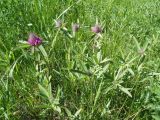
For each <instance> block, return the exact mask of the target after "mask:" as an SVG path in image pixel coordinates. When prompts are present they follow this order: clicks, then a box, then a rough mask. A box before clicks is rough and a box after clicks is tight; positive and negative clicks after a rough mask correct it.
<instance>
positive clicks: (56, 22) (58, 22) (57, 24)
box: [55, 20, 62, 28]
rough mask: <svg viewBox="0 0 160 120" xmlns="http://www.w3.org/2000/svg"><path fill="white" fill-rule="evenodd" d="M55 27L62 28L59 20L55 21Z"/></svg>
mask: <svg viewBox="0 0 160 120" xmlns="http://www.w3.org/2000/svg"><path fill="white" fill-rule="evenodd" d="M55 26H56V28H60V27H62V21H61V20H57V21H55Z"/></svg>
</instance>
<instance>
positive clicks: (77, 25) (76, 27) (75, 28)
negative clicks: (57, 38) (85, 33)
mask: <svg viewBox="0 0 160 120" xmlns="http://www.w3.org/2000/svg"><path fill="white" fill-rule="evenodd" d="M79 28H80V26H79V24H76V23H75V24H72V31H73V32H77V31H78V30H79Z"/></svg>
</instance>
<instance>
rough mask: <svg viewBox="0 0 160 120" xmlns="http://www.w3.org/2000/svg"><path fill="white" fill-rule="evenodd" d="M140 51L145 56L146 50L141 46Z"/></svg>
mask: <svg viewBox="0 0 160 120" xmlns="http://www.w3.org/2000/svg"><path fill="white" fill-rule="evenodd" d="M138 53H139V54H140V55H142V56H143V55H145V50H144V49H143V48H141V49H140V50H138Z"/></svg>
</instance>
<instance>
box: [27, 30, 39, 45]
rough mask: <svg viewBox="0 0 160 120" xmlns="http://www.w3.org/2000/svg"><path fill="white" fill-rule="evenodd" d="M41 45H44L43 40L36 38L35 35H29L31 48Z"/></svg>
mask: <svg viewBox="0 0 160 120" xmlns="http://www.w3.org/2000/svg"><path fill="white" fill-rule="evenodd" d="M41 43H42V39H41V38H39V37H38V36H36V35H35V34H33V33H30V34H29V38H28V44H30V45H31V46H37V45H40V44H41Z"/></svg>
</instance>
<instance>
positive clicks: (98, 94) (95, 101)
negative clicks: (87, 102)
mask: <svg viewBox="0 0 160 120" xmlns="http://www.w3.org/2000/svg"><path fill="white" fill-rule="evenodd" d="M102 86H103V82H102V81H101V83H100V84H99V87H98V91H97V93H96V97H95V100H94V106H95V105H96V103H97V100H98V98H99V96H100V94H101V89H102Z"/></svg>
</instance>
